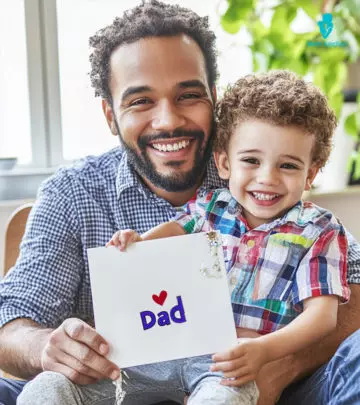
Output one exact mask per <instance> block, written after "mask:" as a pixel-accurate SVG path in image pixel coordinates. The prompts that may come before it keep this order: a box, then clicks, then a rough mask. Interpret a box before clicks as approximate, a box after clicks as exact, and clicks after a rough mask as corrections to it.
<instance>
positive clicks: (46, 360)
mask: <svg viewBox="0 0 360 405" xmlns="http://www.w3.org/2000/svg"><path fill="white" fill-rule="evenodd" d="M108 350H109V347H108V344H107V343H106V341H105V340H104V339H103V338H102V337H101V336H100V335H99V334H98V333H97V332H96V331H95V330H94V329H93V328H91V327H90V326H89V325H87V324H86V323H85V322H83V321H81V320H79V319H75V318H72V319H67V320H66V321H64V322H63V323H62V325H60V326H59V327H58V328H57V329H49V328H42V327H40V326H39V325H38V324H37V323H35V322H34V321H31V320H29V319H16V320H15V321H12V322H9V323H8V324H6V325H5V326H4V327H2V328H1V329H0V359H1V367H2V368H3V370H5V371H7V372H9V373H11V374H12V375H15V376H18V377H20V378H24V379H29V378H32V377H34V376H35V375H37V374H39V373H40V372H41V371H43V370H50V371H56V372H59V373H61V374H63V375H65V376H66V377H67V378H69V379H70V380H71V381H73V382H75V383H77V384H91V383H94V382H96V381H98V380H101V379H104V378H112V379H114V380H115V379H116V378H118V376H119V370H118V368H117V367H116V366H115V365H114V364H113V363H111V362H110V361H109V360H107V359H106V358H105V357H104V356H105V355H106V354H107V353H108Z"/></svg>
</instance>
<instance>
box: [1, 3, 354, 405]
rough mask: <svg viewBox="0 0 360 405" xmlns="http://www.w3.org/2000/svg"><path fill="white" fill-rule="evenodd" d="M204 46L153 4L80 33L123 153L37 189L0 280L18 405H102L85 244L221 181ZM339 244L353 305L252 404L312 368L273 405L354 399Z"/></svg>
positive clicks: (266, 377)
mask: <svg viewBox="0 0 360 405" xmlns="http://www.w3.org/2000/svg"><path fill="white" fill-rule="evenodd" d="M214 40H215V37H214V34H213V33H212V32H211V31H210V30H209V28H208V23H207V19H204V18H200V17H198V16H197V15H196V14H194V13H193V12H191V11H190V10H186V9H183V8H179V7H177V6H170V5H165V4H163V3H160V2H157V1H155V0H153V1H151V2H149V3H145V4H142V5H141V6H139V7H136V8H135V9H133V10H131V11H129V12H128V13H126V14H125V15H124V17H123V18H121V19H120V18H118V19H116V20H115V21H114V23H113V24H112V25H111V26H109V27H106V28H104V29H103V30H100V31H99V32H98V33H97V34H96V35H95V36H94V37H92V38H91V41H90V44H91V45H92V47H93V53H92V55H91V63H92V71H91V80H92V84H93V86H94V88H95V93H96V95H98V96H101V97H102V99H103V110H104V114H105V116H106V119H107V121H108V124H109V127H110V129H111V132H112V134H113V135H115V136H119V138H120V141H121V145H122V149H120V148H119V149H115V150H112V151H110V152H108V153H106V154H104V155H102V156H100V157H96V158H88V159H86V160H84V162H83V163H82V164H81V165H77V166H75V167H73V168H71V169H62V170H60V171H59V172H58V173H57V174H56V175H55V176H53V177H52V178H51V179H50V180H48V181H47V182H46V183H45V184H44V185H43V187H42V189H41V192H40V194H39V198H38V200H37V202H36V204H35V207H34V209H33V211H32V213H31V215H30V218H29V223H28V226H27V230H26V233H25V236H24V243H23V244H22V248H21V255H20V259H19V260H18V262H17V264H16V266H15V268H14V269H13V270H12V272H11V273H10V275H9V276H8V277H7V278H6V280H4V281H3V282H2V284H1V287H0V292H1V301H0V326H1V329H0V367H1V368H2V369H4V370H6V371H8V372H10V373H11V374H14V375H18V376H20V377H23V378H25V379H30V378H33V377H34V376H36V375H37V374H39V373H40V372H42V371H47V372H46V373H42V374H40V375H39V376H38V377H37V378H36V379H35V380H34V381H33V382H32V383H30V384H29V386H28V388H25V390H24V393H23V394H22V396H21V397H20V398H19V399H21V401H23V402H22V403H27V404H30V403H31V402H30V401H29V398H33V393H34V392H38V391H37V390H38V388H39V386H40V387H42V391H41V395H38V397H37V398H36V399H37V401H35V403H37V404H41V403H46V404H50V403H52V404H61V403H63V404H70V403H71V402H69V401H68V398H72V399H71V401H73V403H87V402H86V400H87V398H91V399H92V401H93V402H92V403H96V402H94V396H93V395H95V394H96V395H99V397H96V398H97V399H99V403H100V401H103V402H101V403H113V401H114V388H113V385H112V384H111V382H109V380H104V379H105V378H110V379H112V380H116V379H117V377H118V376H119V370H118V369H117V367H116V366H115V365H114V364H112V363H111V362H110V361H108V360H107V359H106V354H107V352H108V350H109V347H108V345H107V343H106V342H105V341H104V339H103V338H102V337H101V336H99V335H98V334H97V333H96V331H95V329H94V328H93V326H91V325H93V312H92V303H91V292H90V281H89V272H88V264H87V258H86V249H87V248H90V247H95V246H103V245H105V243H106V242H107V241H108V240H109V239H110V237H111V235H112V234H113V233H114V232H115V231H116V230H117V229H125V228H131V229H135V230H136V231H137V232H140V233H141V232H144V231H146V230H147V229H149V228H151V227H153V226H155V225H157V224H159V223H162V222H164V221H167V220H168V219H170V218H171V217H172V216H173V215H174V213H175V211H176V207H177V206H180V205H182V204H184V203H185V202H186V201H187V200H188V199H189V198H190V197H191V196H192V195H193V194H194V192H195V190H196V189H197V188H198V187H199V186H202V187H205V188H213V187H218V186H219V185H220V183H219V182H220V180H219V178H218V177H217V174H216V172H215V169H214V166H213V163H212V161H210V162H209V164H208V166H207V170H206V171H205V170H204V168H205V167H206V162H207V161H208V160H209V156H210V150H211V134H212V130H213V106H214V101H215V99H216V91H215V80H216V74H217V68H216V57H215V43H214ZM350 243H351V246H350V254H349V261H348V263H349V275H348V278H349V283H350V287H351V291H352V297H351V300H350V303H349V304H348V305H345V306H342V307H341V308H340V311H339V326H338V329H337V332H336V333H334V334H333V335H332V336H329V337H328V338H327V339H325V340H324V341H323V342H322V344H320V345H316V347H314V348H313V349H312V350H308V351H306V352H304V353H301V354H300V355H298V356H292V357H291V358H285V359H282V360H281V361H278V362H277V363H275V364H269V365H267V366H266V367H264V369H263V371H262V373H261V376H260V378H259V380H258V381H257V383H258V385H259V387H260V390H261V399H260V401H261V404H262V405H270V404H274V403H275V402H276V399H277V398H278V397H279V395H280V393H281V392H282V391H283V389H284V388H285V387H286V386H288V385H289V384H290V383H292V382H293V381H295V380H299V379H300V378H301V377H304V376H307V375H309V374H311V373H313V374H312V376H311V377H309V378H308V379H306V380H305V381H303V382H300V383H297V384H296V385H293V386H292V387H291V388H290V389H289V390H287V391H286V392H285V393H284V394H283V396H282V399H281V401H280V403H281V404H290V403H291V404H296V405H297V404H337V405H341V404H355V403H356V399H359V398H360V390H359V388H356V386H357V385H358V384H355V383H354V381H356V378H357V376H358V373H359V371H358V370H359V364H358V363H359V354H358V349H357V347H360V345H359V342H360V334H359V333H355V334H353V335H352V336H350V337H349V338H348V339H347V340H345V338H346V337H348V336H349V335H350V334H351V333H352V332H354V331H356V330H357V329H358V327H359V325H360V306H359V304H358V300H360V288H359V286H358V285H357V284H356V283H358V282H359V281H360V247H359V245H358V244H356V242H355V241H354V240H352V239H351V241H350ZM244 333H245V332H244ZM341 342H343V344H342V346H341V347H340V348H339V349H338V350H337V348H338V346H339V344H340V343H341ZM336 350H337V351H336ZM334 353H335V355H334ZM345 357H346V361H344V358H345ZM330 359H331V360H330ZM329 360H330V362H329V363H327V364H325V363H326V362H328V361H329ZM319 367H320V369H319ZM315 370H317V371H315ZM54 372H56V373H54ZM32 384H33V387H32V386H31V385H32ZM81 386H83V388H81ZM84 386H85V388H84ZM3 387H4V382H3ZM79 387H80V388H79ZM98 387H103V390H102V391H101V390H100V391H99V390H98ZM3 389H4V388H3ZM2 392H3V391H0V398H3V395H4V394H3V393H2ZM99 392H100V394H99ZM74 393H75V394H74ZM67 395H70V396H69V397H67ZM73 395H77V401H78V402H74V400H73ZM183 395H184V393H183ZM164 398H169V399H176V400H178V399H179V398H178V397H177V398H174V397H172V393H165V394H164V395H155V394H154V396H150V397H149V402H148V403H155V402H157V401H159V400H162V399H164ZM50 400H51V401H50ZM27 401H28V402H27ZM41 401H43V402H41ZM106 401H108V402H106ZM10 403H11V402H8V403H6V405H9V404H10ZM20 403H21V402H20Z"/></svg>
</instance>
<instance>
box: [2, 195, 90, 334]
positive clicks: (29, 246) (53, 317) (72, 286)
mask: <svg viewBox="0 0 360 405" xmlns="http://www.w3.org/2000/svg"><path fill="white" fill-rule="evenodd" d="M77 228H78V223H77V219H76V215H75V212H74V208H73V206H72V203H71V200H70V199H69V198H65V197H64V196H62V195H60V194H58V193H56V192H50V191H49V190H47V192H46V193H43V194H41V195H40V196H39V198H38V200H37V202H36V203H35V205H34V207H33V209H32V211H31V213H30V215H29V219H28V222H27V225H26V230H25V234H24V237H23V240H22V243H21V245H20V255H19V258H18V260H17V262H16V264H15V266H14V267H13V268H12V269H11V270H10V271H9V273H8V274H7V276H6V277H5V278H4V279H3V280H2V281H1V283H0V327H1V326H3V325H5V324H6V323H8V322H10V321H12V320H14V319H17V318H30V319H32V320H33V321H35V322H37V323H39V324H41V325H44V326H46V327H57V326H58V325H59V324H60V323H61V322H62V321H63V320H64V319H66V318H67V317H69V316H70V315H71V313H72V309H73V307H74V304H75V302H74V301H75V298H76V296H77V291H78V288H79V285H80V282H81V278H82V273H83V271H84V261H83V258H82V252H81V244H80V242H79V241H80V237H78V232H77Z"/></svg>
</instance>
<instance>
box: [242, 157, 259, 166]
mask: <svg viewBox="0 0 360 405" xmlns="http://www.w3.org/2000/svg"><path fill="white" fill-rule="evenodd" d="M241 161H242V162H245V163H249V164H251V165H258V164H260V161H259V159H256V158H252V157H249V158H243V159H241Z"/></svg>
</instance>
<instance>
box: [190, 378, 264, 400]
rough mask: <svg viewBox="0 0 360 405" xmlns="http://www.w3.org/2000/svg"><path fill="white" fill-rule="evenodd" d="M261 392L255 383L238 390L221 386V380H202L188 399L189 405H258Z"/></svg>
mask: <svg viewBox="0 0 360 405" xmlns="http://www.w3.org/2000/svg"><path fill="white" fill-rule="evenodd" d="M258 398H259V391H258V389H257V386H256V384H255V383H254V382H250V383H248V384H245V385H243V386H241V387H238V388H232V387H227V386H224V385H221V384H220V379H219V378H213V377H212V378H205V379H203V380H201V381H200V382H199V383H198V385H197V387H196V388H195V390H194V391H193V392H192V394H191V395H190V397H189V399H188V403H187V405H198V404H208V405H240V404H241V405H256V403H257V400H258Z"/></svg>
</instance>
